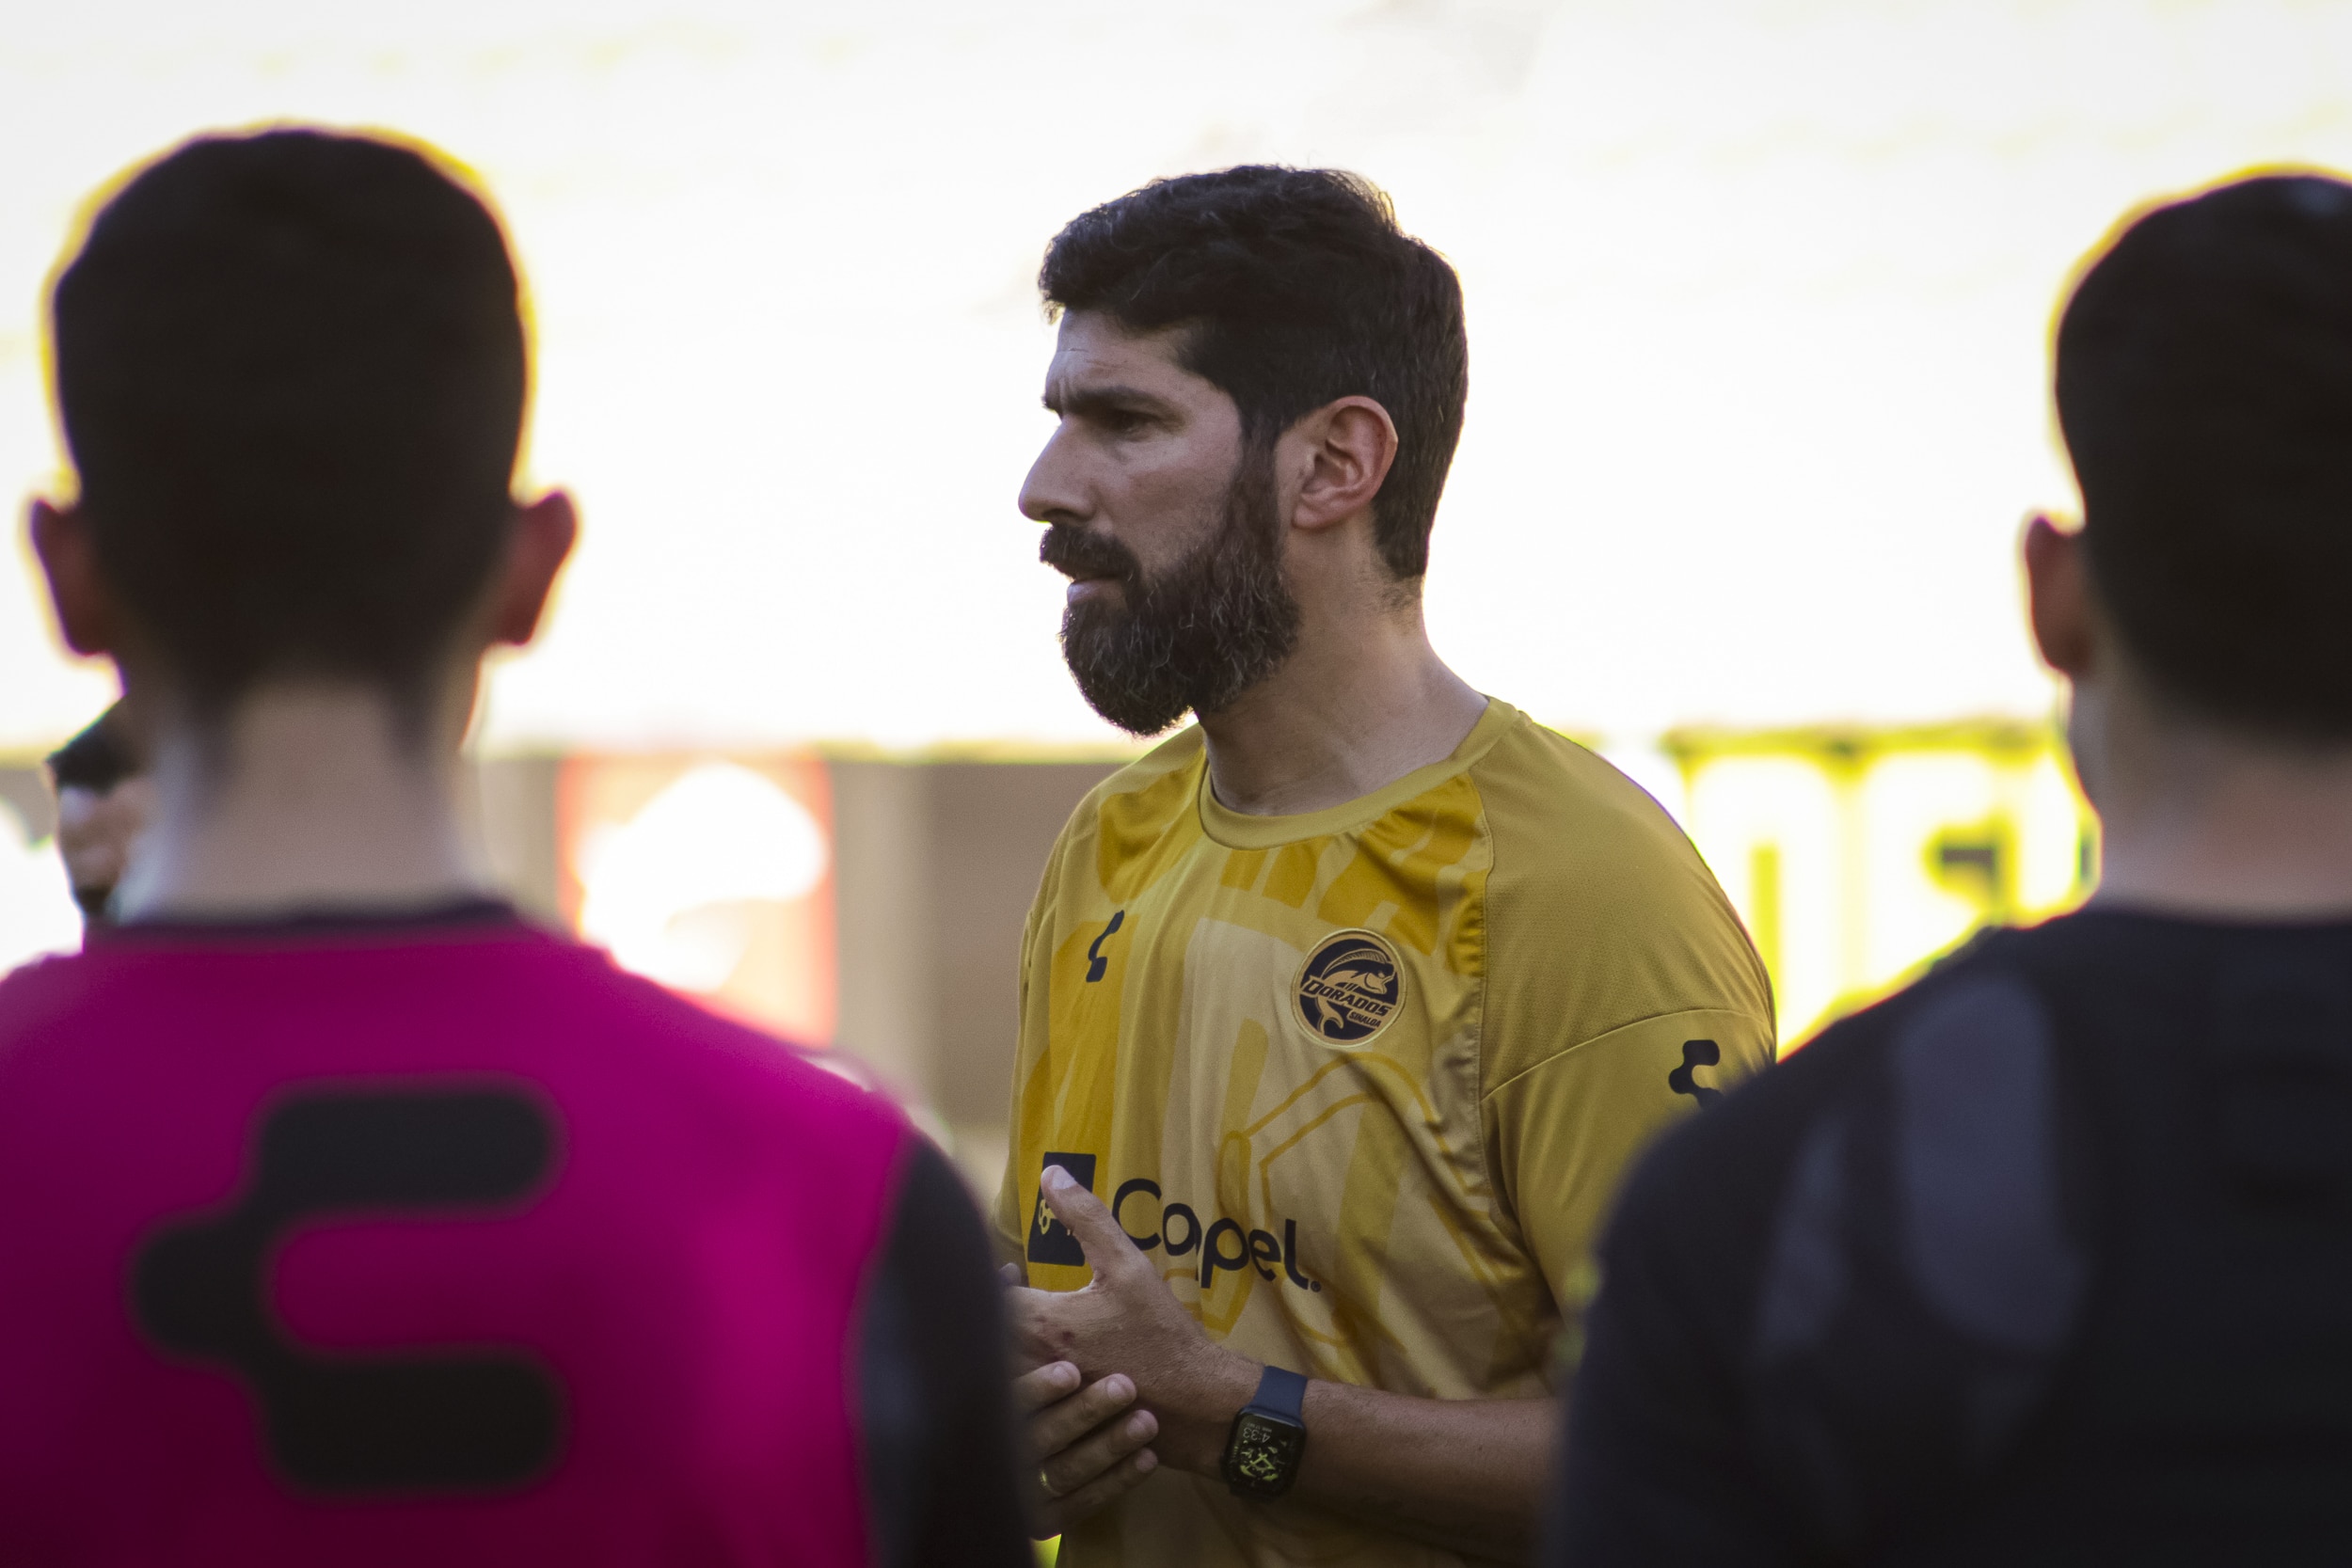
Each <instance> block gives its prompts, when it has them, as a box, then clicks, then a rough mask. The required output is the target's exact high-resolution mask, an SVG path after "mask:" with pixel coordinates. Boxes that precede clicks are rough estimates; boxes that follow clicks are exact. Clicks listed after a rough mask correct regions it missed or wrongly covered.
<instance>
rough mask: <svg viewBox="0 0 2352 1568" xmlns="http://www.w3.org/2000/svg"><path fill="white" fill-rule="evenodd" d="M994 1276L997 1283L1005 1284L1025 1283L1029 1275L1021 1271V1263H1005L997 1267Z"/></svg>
mask: <svg viewBox="0 0 2352 1568" xmlns="http://www.w3.org/2000/svg"><path fill="white" fill-rule="evenodd" d="M996 1278H997V1280H998V1282H999V1283H1002V1284H1006V1285H1026V1284H1027V1283H1028V1282H1029V1276H1028V1275H1025V1274H1024V1273H1022V1272H1021V1265H1020V1264H1018V1263H1007V1264H1005V1265H1003V1266H1002V1267H1000V1268H999V1269H997V1271H996Z"/></svg>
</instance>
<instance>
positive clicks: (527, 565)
mask: <svg viewBox="0 0 2352 1568" xmlns="http://www.w3.org/2000/svg"><path fill="white" fill-rule="evenodd" d="M579 538H580V514H579V512H578V511H577V510H576V509H575V508H574V507H573V505H572V498H571V497H569V496H567V495H565V494H564V492H563V491H561V490H550V491H548V493H547V494H546V495H544V496H541V497H540V498H539V499H537V500H535V501H532V503H531V504H530V505H529V506H523V507H517V508H516V510H515V524H514V528H513V529H512V530H511V531H509V532H508V534H507V538H506V558H505V560H504V561H503V562H501V563H500V566H499V580H498V587H497V591H496V594H495V596H494V598H493V600H492V605H491V615H490V640H491V641H494V642H512V643H515V644H516V645H517V646H519V645H521V644H523V643H525V642H528V641H531V640H532V638H533V637H536V636H537V635H538V634H539V620H540V617H541V616H543V615H544V614H546V613H547V608H548V594H552V593H554V592H555V578H556V574H558V573H559V572H561V571H563V570H564V562H565V561H566V560H567V559H569V558H570V556H571V553H572V546H573V544H574V543H575V542H576V541H578V539H579Z"/></svg>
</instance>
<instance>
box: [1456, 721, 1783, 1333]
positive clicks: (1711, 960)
mask: <svg viewBox="0 0 2352 1568" xmlns="http://www.w3.org/2000/svg"><path fill="white" fill-rule="evenodd" d="M1476 778H1477V783H1478V786H1479V791H1480V794H1481V796H1482V798H1483V800H1484V802H1485V807H1486V816H1487V821H1488V823H1489V827H1490V831H1491V832H1492V835H1493V843H1494V865H1493V869H1492V871H1491V872H1490V873H1489V875H1488V882H1487V894H1486V906H1487V939H1486V952H1487V973H1486V1010H1485V1028H1484V1037H1483V1039H1482V1042H1481V1052H1480V1054H1481V1065H1482V1069H1483V1079H1482V1089H1481V1099H1482V1107H1481V1109H1482V1117H1481V1120H1482V1132H1483V1134H1484V1136H1485V1139H1486V1163H1487V1173H1488V1176H1489V1179H1490V1180H1491V1181H1492V1183H1493V1185H1494V1188H1495V1191H1496V1195H1497V1197H1498V1199H1499V1200H1500V1202H1501V1203H1502V1206H1503V1208H1504V1210H1505V1212H1507V1214H1508V1215H1509V1216H1510V1217H1511V1218H1512V1219H1513V1220H1514V1221H1515V1222H1516V1224H1517V1226H1518V1230H1519V1234H1520V1239H1521V1241H1522V1243H1524V1244H1525V1246H1526V1247H1527V1249H1528V1251H1529V1253H1530V1255H1531V1256H1532V1257H1533V1258H1534V1259H1535V1262H1536V1266H1537V1268H1538V1269H1539V1270H1540V1271H1541V1272H1542V1274H1543V1276H1544V1278H1545V1280H1546V1281H1547V1282H1548V1283H1549V1285H1550V1287H1551V1291H1552V1296H1553V1300H1554V1302H1555V1303H1556V1305H1557V1306H1558V1307H1559V1309H1560V1313H1561V1316H1562V1318H1563V1319H1564V1321H1565V1323H1566V1325H1567V1327H1568V1328H1569V1329H1570V1330H1571V1337H1570V1343H1571V1348H1573V1342H1574V1334H1573V1331H1574V1330H1575V1328H1576V1326H1577V1323H1578V1321H1579V1317H1580V1314H1581V1308H1582V1307H1583V1306H1584V1305H1585V1303H1586V1302H1587V1301H1588V1300H1589V1299H1590V1297H1591V1295H1592V1291H1593V1279H1594V1270H1593V1264H1592V1261H1591V1259H1592V1250H1593V1247H1594V1244H1595V1243H1596V1242H1597V1239H1598V1236H1599V1231H1600V1227H1601V1225H1602V1223H1603V1221H1604V1220H1605V1219H1606V1217H1607V1215H1608V1213H1609V1211H1610V1207H1611V1205H1612V1204H1613V1201H1614V1200H1615V1197H1616V1194H1617V1190H1618V1186H1619V1184H1620V1183H1621V1182H1622V1180H1624V1177H1625V1174H1626V1172H1627V1170H1628V1168H1629V1166H1630V1164H1631V1163H1632V1161H1633V1160H1634V1158H1635V1157H1636V1156H1637V1155H1638V1154H1639V1153H1640V1152H1641V1151H1642V1150H1643V1149H1644V1148H1645V1147H1646V1146H1647V1145H1648V1144H1649V1143H1650V1142H1651V1140H1652V1139H1654V1138H1655V1137H1656V1136H1657V1135H1658V1134H1659V1133H1660V1132H1661V1131H1662V1130H1664V1129H1665V1128H1666V1127H1667V1126H1668V1125H1669V1124H1671V1123H1673V1122H1675V1121H1677V1120H1678V1119H1680V1118H1681V1117H1687V1116H1689V1115H1691V1114H1692V1113H1694V1112H1697V1111H1700V1110H1702V1109H1704V1108H1705V1107H1706V1106H1708V1105H1709V1104H1711V1103H1713V1102H1714V1101H1716V1100H1717V1099H1718V1098H1719V1097H1720V1096H1721V1095H1722V1094H1723V1093H1724V1091H1725V1090H1726V1089H1728V1088H1730V1087H1731V1086H1732V1085H1734V1084H1736V1083H1738V1082H1739V1081H1740V1080H1741V1079H1743V1078H1745V1077H1747V1076H1748V1075H1749V1074H1751V1073H1753V1072H1756V1071H1757V1070H1758V1069H1762V1068H1763V1067H1765V1066H1767V1065H1768V1064H1770V1063H1771V1062H1772V1052H1773V1028H1772V986H1771V981H1770V979H1769V978H1768V977H1767V976H1766V974H1765V973H1764V966H1763V964H1762V962H1761V961H1760V960H1759V959H1758V958H1756V949H1755V947H1754V945H1753V944H1752V943H1751V942H1749V941H1748V936H1747V932H1746V931H1745V929H1743V928H1742V927H1741V926H1740V918H1739V916H1738V914H1737V913H1736V912H1734V911H1733V910H1732V907H1731V904H1730V901H1729V900H1728V899H1726V898H1725V897H1724V894H1723V890H1722V889H1721V888H1720V887H1719V886H1717V885H1716V882H1715V879H1714V876H1713V875H1712V874H1711V873H1710V872H1709V871H1708V869H1707V865H1706V863H1705V862H1704V861H1702V860H1701V859H1700V858H1699V854H1698V851H1697V850H1696V849H1695V848H1693V847H1692V845H1691V841H1690V840H1689V839H1688V838H1687V837H1685V836H1684V835H1683V832H1682V831H1681V829H1680V828H1678V827H1677V826H1676V824H1675V822H1674V819H1673V818H1672V817H1670V816H1667V815H1666V814H1665V812H1664V811H1663V810H1662V809H1661V807H1660V806H1659V805H1658V803H1657V802H1656V801H1654V800H1651V799H1650V798H1649V797H1648V796H1647V795H1645V794H1644V793H1643V792H1642V790H1641V789H1640V788H1639V787H1638V786H1636V785H1635V784H1633V783H1632V782H1631V781H1630V780H1629V779H1627V778H1626V777H1625V776H1624V775H1623V774H1622V773H1619V772H1618V771H1617V770H1616V769H1615V768H1612V767H1610V766H1609V764H1607V763H1606V762H1604V761H1602V760H1601V759H1600V758H1598V757H1597V756H1595V755H1593V754H1592V753H1591V752H1587V751H1585V750H1584V749H1583V748H1582V747H1581V746H1577V745H1574V744H1573V743H1572V742H1569V741H1567V740H1565V739H1564V738H1562V737H1561V736H1556V735H1553V734H1551V733H1550V732H1549V731H1545V730H1541V729H1539V728H1537V727H1536V726H1534V725H1532V724H1529V725H1525V726H1522V728H1521V730H1520V731H1519V732H1518V733H1516V734H1515V735H1514V736H1511V737H1510V738H1509V739H1508V740H1506V741H1505V742H1504V743H1502V744H1500V745H1498V746H1497V747H1496V748H1495V751H1494V752H1493V753H1492V754H1491V756H1490V760H1489V763H1488V764H1487V765H1486V766H1484V767H1482V768H1481V769H1480V770H1479V771H1478V773H1477V775H1476Z"/></svg>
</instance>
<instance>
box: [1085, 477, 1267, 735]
mask: <svg viewBox="0 0 2352 1568" xmlns="http://www.w3.org/2000/svg"><path fill="white" fill-rule="evenodd" d="M1273 479H1274V462H1273V453H1272V452H1270V451H1269V452H1263V453H1259V452H1249V453H1245V454H1244V455H1243V457H1242V460H1241V464H1240V466H1239V467H1237V468H1236V469H1235V470H1234V473H1233V483H1232V485H1231V486H1230V487H1229V488H1228V489H1227V491H1226V495H1225V515H1224V517H1223V519H1222V520H1221V521H1220V522H1219V524H1218V525H1217V530H1216V533H1215V534H1214V535H1212V536H1211V537H1210V538H1209V539H1208V540H1207V541H1206V542H1205V543H1204V544H1203V545H1202V546H1200V548H1199V549H1197V550H1195V551H1194V552H1193V553H1192V554H1191V555H1189V556H1186V557H1185V558H1184V560H1182V561H1180V562H1177V563H1176V564H1175V565H1173V566H1171V567H1169V568H1168V569H1167V570H1166V571H1164V572H1161V573H1159V574H1158V575H1157V576H1155V577H1152V578H1145V576H1144V574H1143V570H1142V565H1141V563H1140V562H1137V561H1136V558H1135V555H1134V553H1133V552H1132V551H1130V550H1128V549H1127V548H1126V546H1123V545H1120V544H1119V543H1117V542H1116V541H1113V540H1109V539H1104V538H1102V537H1101V536H1099V535H1094V534H1081V533H1078V532H1077V531H1075V530H1070V531H1065V530H1062V529H1059V528H1055V529H1049V530H1047V531H1046V539H1045V545H1044V548H1043V551H1042V554H1043V556H1044V559H1045V560H1046V561H1048V562H1053V563H1054V564H1057V565H1064V566H1072V565H1078V566H1085V567H1088V568H1089V569H1093V570H1108V571H1111V572H1113V574H1114V575H1115V576H1116V577H1117V578H1118V580H1119V584H1120V590H1121V593H1122V594H1123V596H1124V598H1125V601H1126V602H1125V603H1124V604H1109V603H1105V602H1103V601H1101V600H1089V601H1084V602H1081V603H1078V604H1073V605H1072V606H1071V607H1070V608H1069V609H1068V610H1065V611H1063V613H1062V618H1061V651H1062V658H1063V659H1064V661H1066V662H1067V663H1068V664H1069V666H1070V673H1071V674H1072V675H1073V676H1074V677H1076V679H1077V682H1078V689H1079V691H1080V692H1081V693H1083V694H1084V695H1085V697H1086V700H1087V702H1088V704H1089V705H1091V706H1092V707H1093V709H1094V711H1095V712H1097V713H1099V714H1101V715H1102V716H1103V717H1104V719H1107V720H1108V721H1111V722H1112V723H1114V724H1116V725H1118V726H1119V727H1120V729H1122V730H1125V731H1126V732H1127V733H1128V734H1130V735H1157V734H1159V733H1160V732H1161V731H1162V730H1164V729H1167V728H1168V726H1169V725H1170V724H1173V723H1174V722H1176V721H1178V720H1179V719H1182V718H1183V717H1184V715H1185V714H1186V713H1215V712H1216V711H1217V710H1218V709H1220V708H1222V707H1224V706H1225V705H1227V704H1229V703H1231V702H1232V700H1233V699H1234V698H1236V697H1238V696H1240V695H1241V694H1242V693H1243V692H1244V691H1247V690H1248V689H1250V688H1251V687H1253V686H1255V685H1257V684H1258V682H1260V681H1262V680H1263V679H1265V678H1266V676H1268V675H1270V674H1272V673H1274V672H1275V671H1276V670H1277V669H1279V668H1280V667H1281V664H1282V661H1283V660H1284V659H1286V658H1288V657H1290V655H1291V650H1292V649H1293V648H1295V647H1296V646H1297V644H1298V601H1297V600H1296V599H1295V598H1293V597H1292V596H1291V593H1290V589H1289V587H1288V586H1287V585H1286V584H1284V582H1283V581H1282V558H1281V527H1280V523H1279V517H1278V516H1277V514H1276V511H1275V505H1274V485H1273ZM1114 552H1115V556H1116V559H1114Z"/></svg>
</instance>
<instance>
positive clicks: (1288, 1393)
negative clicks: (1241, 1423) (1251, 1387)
mask: <svg viewBox="0 0 2352 1568" xmlns="http://www.w3.org/2000/svg"><path fill="white" fill-rule="evenodd" d="M1306 1409H1307V1380H1306V1379H1305V1378H1303V1377H1301V1376H1300V1375H1299V1374H1298V1373H1296V1372H1294V1371H1292V1370H1290V1369H1289V1368H1287V1367H1274V1366H1269V1367H1267V1368H1266V1370H1265V1371H1264V1372H1263V1374H1262V1375H1261V1376H1260V1377H1259V1379H1258V1391H1257V1392H1256V1393H1254V1394H1252V1395H1250V1396H1249V1402H1248V1404H1246V1405H1244V1406H1242V1413H1243V1414H1244V1415H1248V1414H1249V1413H1250V1412H1252V1411H1255V1412H1257V1413H1258V1414H1259V1415H1262V1416H1279V1417H1280V1418H1282V1419H1283V1420H1285V1421H1288V1422H1290V1423H1291V1424H1292V1425H1293V1426H1304V1425H1306Z"/></svg>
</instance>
